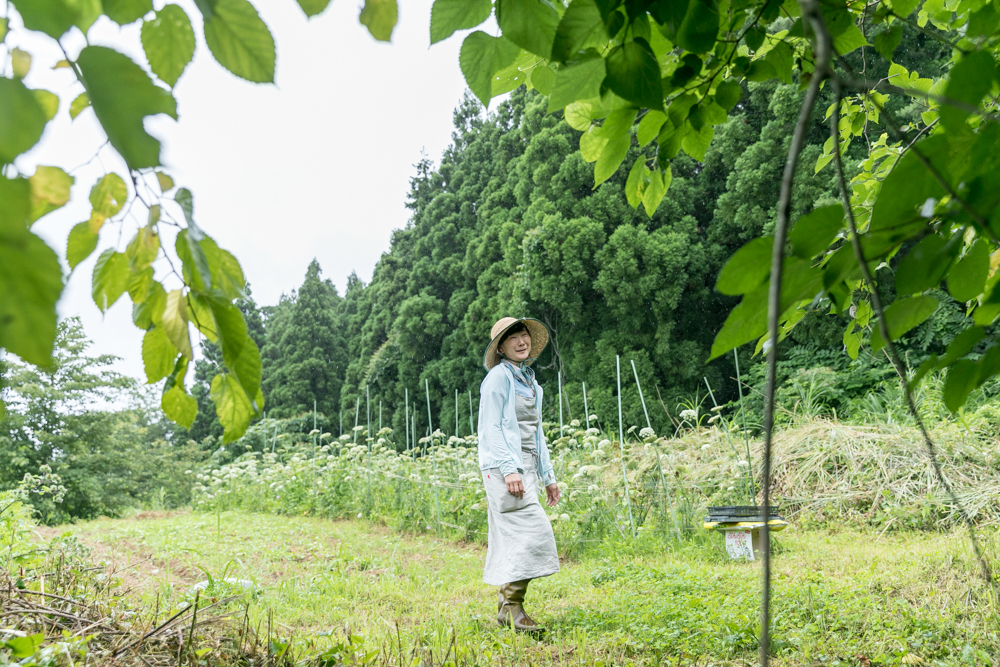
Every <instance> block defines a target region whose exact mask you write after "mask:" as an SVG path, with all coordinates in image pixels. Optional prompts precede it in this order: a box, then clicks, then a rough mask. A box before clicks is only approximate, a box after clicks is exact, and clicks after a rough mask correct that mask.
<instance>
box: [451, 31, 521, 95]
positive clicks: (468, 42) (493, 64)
mask: <svg viewBox="0 0 1000 667" xmlns="http://www.w3.org/2000/svg"><path fill="white" fill-rule="evenodd" d="M518 51H519V50H518V48H517V47H516V46H514V45H513V44H511V43H510V42H508V41H507V40H506V39H504V38H503V37H490V36H489V35H487V34H486V33H485V32H483V31H481V30H477V31H475V32H474V33H472V34H470V35H469V36H468V37H466V38H465V41H463V42H462V49H461V51H460V52H459V56H458V62H459V65H460V66H461V68H462V74H463V75H465V82H466V83H467V84H469V89H470V90H471V91H472V92H473V94H474V95H475V96H476V97H478V98H479V101H480V102H482V103H483V106H489V103H490V94H491V90H492V80H493V75H494V74H495V73H496V72H499V71H500V70H502V69H503V68H505V67H507V66H508V65H510V64H511V63H513V62H514V60H515V59H516V58H517V54H518Z"/></svg>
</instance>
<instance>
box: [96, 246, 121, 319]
mask: <svg viewBox="0 0 1000 667" xmlns="http://www.w3.org/2000/svg"><path fill="white" fill-rule="evenodd" d="M128 276H129V271H128V259H127V258H126V257H125V253H121V252H115V249H114V248H108V249H107V250H105V251H104V252H102V253H101V254H100V256H99V257H98V258H97V264H95V265H94V274H93V278H92V281H91V282H92V288H91V294H92V295H93V297H94V303H96V304H97V307H98V308H100V310H101V312H102V313H104V312H107V310H108V308H110V307H111V306H112V305H113V304H114V303H115V301H117V300H118V299H119V297H121V295H122V294H124V293H125V290H126V289H127V288H128Z"/></svg>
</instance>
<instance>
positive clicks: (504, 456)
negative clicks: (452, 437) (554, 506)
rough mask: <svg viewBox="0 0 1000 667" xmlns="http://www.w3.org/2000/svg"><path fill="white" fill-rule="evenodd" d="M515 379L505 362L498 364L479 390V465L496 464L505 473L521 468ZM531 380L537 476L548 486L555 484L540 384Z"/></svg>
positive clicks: (509, 473) (521, 470)
mask: <svg viewBox="0 0 1000 667" xmlns="http://www.w3.org/2000/svg"><path fill="white" fill-rule="evenodd" d="M514 382H515V380H514V377H513V374H512V372H511V370H510V369H509V368H508V367H507V364H497V365H496V366H494V367H493V369H492V370H490V372H489V373H487V374H486V378H485V379H484V380H483V384H482V386H481V387H480V390H479V468H480V469H481V470H486V469H487V468H499V469H500V474H501V475H503V476H504V477H506V476H507V475H512V474H514V473H522V472H524V470H523V469H522V468H521V431H520V429H519V428H518V425H517V409H516V407H515V405H514ZM532 383H533V384H534V387H535V409H536V411H537V414H538V416H539V417H538V422H539V423H538V428H537V429H536V430H535V444H536V448H537V450H538V479H539V480H541V482H542V485H543V486H548V485H549V484H555V482H556V476H555V473H554V472H553V470H552V462H551V460H550V459H549V449H548V447H547V446H546V444H545V436H544V435H543V434H542V424H541V421H542V419H541V414H542V388H541V387H540V386H539V384H538V383H537V382H535V381H534V380H532Z"/></svg>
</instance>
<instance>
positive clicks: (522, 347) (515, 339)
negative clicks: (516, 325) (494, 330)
mask: <svg viewBox="0 0 1000 667" xmlns="http://www.w3.org/2000/svg"><path fill="white" fill-rule="evenodd" d="M530 352H531V334H529V333H528V332H527V331H520V332H518V333H516V334H513V335H511V336H510V337H509V338H507V340H505V341H504V342H503V343H502V344H501V345H500V354H502V355H503V356H505V357H507V358H508V359H510V360H511V361H516V362H521V361H524V360H525V359H527V358H528V354H529V353H530Z"/></svg>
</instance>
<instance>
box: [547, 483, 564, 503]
mask: <svg viewBox="0 0 1000 667" xmlns="http://www.w3.org/2000/svg"><path fill="white" fill-rule="evenodd" d="M545 495H546V496H548V497H547V498H546V499H545V502H546V503H547V504H548V506H549V507H555V506H556V505H558V504H559V499H560V498H561V497H562V491H560V490H559V485H558V484H549V485H548V486H546V487H545Z"/></svg>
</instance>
